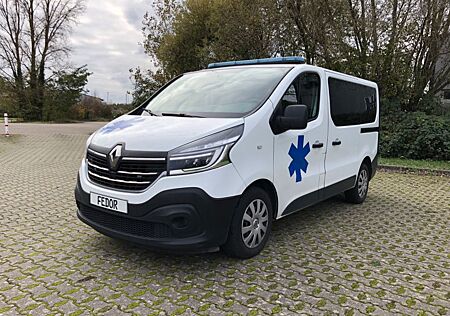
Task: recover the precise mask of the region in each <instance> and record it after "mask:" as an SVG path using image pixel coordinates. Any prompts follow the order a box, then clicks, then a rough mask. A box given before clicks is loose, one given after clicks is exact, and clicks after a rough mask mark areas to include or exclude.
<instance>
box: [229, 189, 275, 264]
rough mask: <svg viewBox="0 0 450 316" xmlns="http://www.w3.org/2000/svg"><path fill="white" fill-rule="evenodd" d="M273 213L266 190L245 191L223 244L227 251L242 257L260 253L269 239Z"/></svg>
mask: <svg viewBox="0 0 450 316" xmlns="http://www.w3.org/2000/svg"><path fill="white" fill-rule="evenodd" d="M272 214H273V210H272V203H271V202H270V198H269V195H268V194H267V193H266V192H265V191H264V190H262V189H260V188H257V187H254V188H250V189H248V190H247V191H245V192H244V194H243V195H242V197H241V200H240V202H239V204H238V206H237V208H236V211H235V213H234V216H233V220H232V222H231V227H230V233H229V235H228V240H227V242H226V243H225V245H224V246H223V250H224V251H225V253H226V254H227V255H229V256H232V257H236V258H241V259H247V258H251V257H253V256H256V255H257V254H259V253H260V252H261V250H262V249H263V248H264V246H265V244H266V243H267V240H268V239H269V235H270V232H271V229H272Z"/></svg>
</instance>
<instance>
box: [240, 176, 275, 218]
mask: <svg viewBox="0 0 450 316" xmlns="http://www.w3.org/2000/svg"><path fill="white" fill-rule="evenodd" d="M251 187H257V188H260V189H263V190H264V191H265V192H267V194H268V195H269V197H270V202H271V203H272V209H273V214H272V215H273V219H276V218H277V214H278V194H277V190H276V189H275V186H274V185H273V183H272V181H270V180H268V179H259V180H256V181H254V182H252V183H251V184H250V185H249V186H248V187H247V188H246V189H245V190H248V189H249V188H251Z"/></svg>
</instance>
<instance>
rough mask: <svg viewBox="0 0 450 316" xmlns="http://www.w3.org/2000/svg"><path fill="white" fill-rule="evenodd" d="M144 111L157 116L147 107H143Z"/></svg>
mask: <svg viewBox="0 0 450 316" xmlns="http://www.w3.org/2000/svg"><path fill="white" fill-rule="evenodd" d="M144 112H147V113H148V114H150V115H151V116H159V115H158V114H156V113H153V112H152V110H149V109H147V108H144Z"/></svg>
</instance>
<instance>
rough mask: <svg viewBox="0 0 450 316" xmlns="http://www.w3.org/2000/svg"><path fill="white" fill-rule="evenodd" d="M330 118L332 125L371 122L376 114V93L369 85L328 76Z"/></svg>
mask: <svg viewBox="0 0 450 316" xmlns="http://www.w3.org/2000/svg"><path fill="white" fill-rule="evenodd" d="M328 84H329V87H330V106H331V118H332V119H333V122H334V125H336V126H345V125H357V124H365V123H372V122H374V121H375V118H376V115H377V94H376V90H375V89H374V88H371V87H367V86H363V85H360V84H356V83H352V82H347V81H344V80H338V79H334V78H330V79H329V80H328Z"/></svg>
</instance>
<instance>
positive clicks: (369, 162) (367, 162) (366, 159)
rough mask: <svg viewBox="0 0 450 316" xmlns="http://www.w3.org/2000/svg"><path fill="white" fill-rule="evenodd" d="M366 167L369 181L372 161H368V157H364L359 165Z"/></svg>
mask: <svg viewBox="0 0 450 316" xmlns="http://www.w3.org/2000/svg"><path fill="white" fill-rule="evenodd" d="M364 164H365V165H366V166H367V168H368V169H369V179H371V178H372V160H371V159H370V157H369V156H366V157H365V158H364V159H363V161H362V163H361V166H362V165H364Z"/></svg>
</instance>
